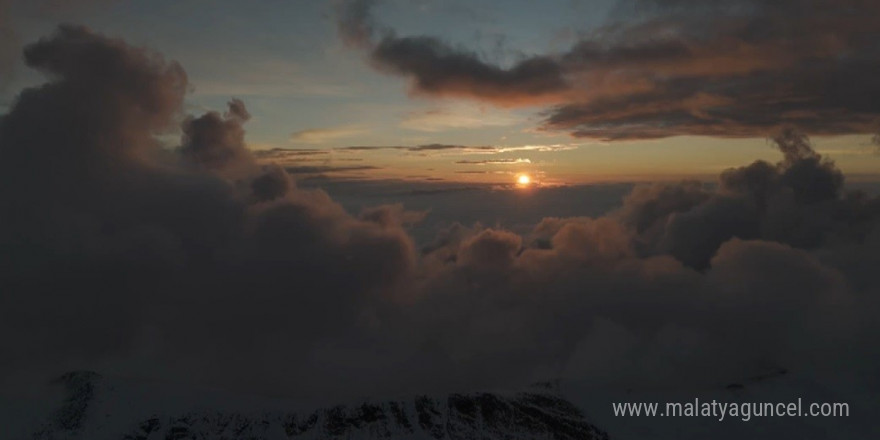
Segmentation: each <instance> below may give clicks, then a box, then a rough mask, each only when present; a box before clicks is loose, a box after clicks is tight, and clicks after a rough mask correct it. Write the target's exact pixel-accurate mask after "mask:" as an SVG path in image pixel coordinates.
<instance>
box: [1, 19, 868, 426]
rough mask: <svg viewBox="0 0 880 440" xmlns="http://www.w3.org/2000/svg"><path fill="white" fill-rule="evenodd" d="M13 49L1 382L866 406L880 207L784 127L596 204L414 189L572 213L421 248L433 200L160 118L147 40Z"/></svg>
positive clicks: (177, 90)
mask: <svg viewBox="0 0 880 440" xmlns="http://www.w3.org/2000/svg"><path fill="white" fill-rule="evenodd" d="M25 59H26V61H27V62H28V64H29V65H30V66H31V67H33V68H35V69H39V70H42V71H43V72H45V73H46V74H47V76H48V77H49V81H48V82H47V83H45V84H43V85H40V86H37V87H33V88H29V89H26V90H23V91H22V92H21V93H20V94H19V96H18V98H17V100H16V102H15V103H14V105H13V106H12V108H11V110H10V111H9V112H8V113H7V114H4V115H2V117H0V225H2V228H0V249H3V252H2V253H0V280H2V281H0V283H2V289H0V292H2V294H0V329H2V331H0V341H2V345H3V347H4V350H3V352H2V353H0V361H2V362H0V371H2V373H3V374H2V375H0V377H2V378H3V381H4V388H5V387H11V386H12V385H14V384H16V383H21V380H20V379H21V378H23V377H27V375H28V374H33V375H37V376H39V377H40V378H41V379H42V378H43V377H45V376H44V375H46V376H48V375H49V374H54V373H59V372H63V371H66V370H70V369H81V368H90V369H99V370H102V371H108V372H111V373H118V374H123V375H126V376H136V377H137V376H139V377H149V378H173V379H175V380H185V381H190V382H197V383H200V384H211V385H215V386H221V387H224V388H244V389H247V390H249V391H261V392H266V391H269V392H271V393H273V394H284V393H289V394H292V395H296V396H298V397H301V398H303V399H306V398H315V399H324V400H331V401H332V400H335V399H337V398H339V396H352V395H363V394H395V393H400V392H404V391H406V392H413V391H414V390H418V391H419V392H422V391H431V390H433V389H449V388H453V387H455V388H459V389H471V388H492V387H504V386H510V385H514V384H522V383H527V382H532V381H535V380H541V379H546V378H547V377H558V376H560V375H561V376H563V377H565V378H566V379H568V380H573V381H579V382H583V383H586V384H588V385H602V386H619V387H621V388H639V387H650V388H651V389H657V390H663V389H670V388H677V389H679V390H681V389H682V388H681V387H683V386H688V387H699V386H707V387H713V386H719V384H727V383H730V381H731V379H732V378H741V377H751V376H754V375H755V374H759V373H760V372H762V371H766V370H767V368H775V369H778V368H780V367H784V368H787V369H790V370H792V371H798V372H799V374H802V375H804V376H805V377H809V378H810V379H811V380H814V381H817V382H818V383H821V384H822V386H826V387H830V388H835V387H838V388H835V389H839V390H844V392H846V393H849V394H845V400H846V401H851V402H856V401H858V403H859V404H860V405H864V406H862V408H869V409H870V410H868V411H866V413H868V414H873V413H874V411H873V409H874V407H875V406H876V391H877V389H878V388H877V387H878V384H877V382H876V377H877V374H876V373H877V371H878V369H880V365H878V364H877V359H878V355H880V352H878V348H877V344H876V340H875V339H876V334H877V330H878V327H877V324H876V319H875V317H876V313H877V311H878V310H880V301H878V300H877V298H876V292H877V291H878V289H880V284H878V282H877V277H876V273H875V270H874V269H875V267H876V264H877V263H878V261H877V255H878V254H880V252H878V249H880V248H878V246H880V200H878V198H876V197H869V196H867V195H865V194H863V193H859V192H847V191H844V189H843V186H842V185H843V178H842V175H841V174H840V172H839V170H838V169H837V168H836V167H835V165H834V163H833V162H831V161H830V160H828V159H827V158H825V157H822V156H821V155H819V154H817V153H816V152H815V151H814V150H813V149H812V148H811V146H810V144H809V141H808V139H807V138H806V137H805V136H803V135H801V134H799V133H798V132H796V131H788V132H784V133H783V134H781V135H780V136H778V137H777V138H776V140H775V141H776V143H777V145H778V146H779V148H780V150H781V151H782V153H783V154H782V159H781V160H780V161H779V162H777V163H770V162H766V161H758V162H755V163H753V164H750V165H747V166H744V167H740V168H735V169H730V170H727V171H725V172H724V173H722V174H721V176H720V178H719V181H718V182H717V184H715V185H706V184H702V183H697V182H682V183H666V184H658V185H652V186H640V187H637V188H636V189H634V190H633V191H632V192H631V193H630V195H629V196H627V197H626V198H625V199H624V201H623V205H622V206H621V207H619V208H618V209H615V210H614V211H613V212H610V213H607V214H599V213H593V212H590V209H594V208H591V206H594V205H591V203H598V202H594V199H598V198H601V197H598V196H597V194H596V193H591V192H590V191H589V190H583V189H581V191H585V192H572V191H573V190H572V189H568V188H561V189H553V190H552V191H551V190H547V191H540V192H535V193H534V195H535V197H530V194H533V193H528V194H521V193H512V192H506V191H502V190H499V189H497V188H491V187H469V188H458V189H453V187H450V186H435V187H428V186H422V187H417V188H416V189H414V190H412V193H410V194H408V195H410V196H413V198H412V199H408V200H414V199H416V197H415V196H418V199H419V200H429V199H431V200H433V201H434V202H437V201H438V200H441V199H442V198H443V197H448V198H447V199H445V200H446V202H445V203H446V204H447V205H448V206H454V207H456V208H457V209H459V211H458V212H460V213H462V215H463V216H466V215H468V214H469V213H470V215H473V213H474V212H480V213H487V212H493V211H492V210H493V209H499V211H497V212H502V211H501V209H502V208H498V207H499V206H502V205H503V206H506V207H507V208H506V209H508V210H509V211H508V212H511V213H513V214H517V213H518V214H520V215H521V214H522V212H523V211H529V212H533V213H534V212H536V213H542V212H545V211H544V208H545V207H546V205H543V204H542V203H547V200H548V199H549V200H551V201H552V202H553V204H554V205H555V206H557V209H569V210H570V211H566V212H567V213H570V214H571V215H566V216H560V217H558V218H546V219H544V220H542V221H539V222H538V223H537V225H534V226H532V225H528V226H525V227H523V228H522V230H521V231H520V230H514V228H513V227H510V228H508V227H505V226H504V225H502V224H500V222H498V224H496V225H495V226H493V227H485V226H483V225H481V224H478V223H475V222H468V223H466V224H458V223H452V224H451V225H447V227H445V228H443V229H441V230H440V231H439V233H437V234H435V237H434V239H433V240H431V241H427V243H428V244H427V245H425V246H423V247H422V248H421V252H419V251H417V250H416V246H415V244H414V240H413V238H412V235H411V233H410V231H409V230H408V229H407V228H411V227H415V226H416V225H419V224H420V222H426V221H429V220H430V218H431V216H432V215H435V214H436V213H437V212H439V211H440V210H441V209H440V208H443V205H442V204H440V205H438V206H437V208H438V209H432V210H431V212H430V214H425V212H424V211H427V210H426V209H421V208H419V210H418V211H412V210H411V209H410V210H408V209H404V207H403V206H401V205H395V204H389V203H384V201H380V200H379V198H373V199H370V198H369V197H367V196H363V194H364V193H363V192H362V193H360V194H361V195H362V197H358V198H357V199H358V201H359V203H364V201H365V200H367V201H369V200H376V201H380V202H381V203H376V204H375V205H379V206H378V207H369V206H362V207H361V209H359V212H360V214H359V215H357V216H355V215H351V214H350V213H349V211H348V210H346V209H345V208H343V206H342V205H340V204H339V203H337V202H335V201H334V200H333V199H332V198H331V197H330V196H329V195H328V194H327V193H326V192H324V191H321V190H316V189H307V188H303V187H301V186H300V185H298V184H297V183H296V182H294V180H293V179H292V178H291V174H290V173H289V172H288V170H285V169H284V168H283V167H281V166H278V165H275V166H273V165H271V164H263V163H258V162H257V161H256V160H255V158H254V157H253V156H252V155H251V154H249V153H247V150H246V149H245V148H244V145H245V143H244V129H243V124H245V122H246V120H247V116H246V115H247V112H246V110H245V107H244V104H243V103H241V102H240V101H235V100H233V101H232V102H231V104H230V107H229V109H228V111H227V112H226V113H225V114H220V113H217V112H208V113H207V114H204V115H201V116H189V117H187V116H185V115H183V114H182V108H183V100H184V97H185V93H186V90H187V89H188V83H187V79H186V75H185V73H184V72H183V70H182V68H181V67H180V66H179V65H178V64H176V63H174V62H169V61H165V60H164V59H163V58H162V57H161V56H160V55H158V54H156V53H154V52H152V51H150V50H148V49H143V48H136V47H132V46H129V45H127V44H125V43H124V42H122V41H120V40H116V39H112V38H108V37H105V36H102V35H100V34H96V33H94V32H92V31H90V30H88V29H85V28H80V27H70V26H65V27H61V28H60V29H59V30H58V31H57V32H56V33H55V34H54V35H53V36H51V37H49V38H46V39H43V40H40V41H39V42H37V43H34V44H32V45H30V46H28V47H27V49H26V51H25ZM181 123H182V126H181ZM178 129H179V130H181V131H182V133H183V136H182V139H181V145H180V146H179V147H178V148H174V149H167V148H163V147H162V145H161V144H160V142H159V141H158V140H157V139H156V135H157V134H167V133H169V132H173V131H174V130H178ZM381 184H382V183H381V182H378V183H377V182H372V183H371V182H362V183H360V184H359V185H362V186H358V185H353V187H354V188H355V189H361V190H362V191H364V190H363V189H362V187H368V188H376V187H377V186H380V185H381ZM370 185H372V186H370ZM437 185H439V184H437ZM430 188H435V189H438V191H437V192H436V193H427V192H423V193H418V192H417V191H420V190H421V191H424V190H425V189H430ZM624 189H625V188H617V191H622V190H624ZM536 191H537V190H536ZM606 197H607V193H606ZM432 198H433V199H432ZM559 207H562V208H559ZM352 212H358V211H352ZM513 214H512V215H513ZM486 215H488V214H486ZM452 220H455V219H452ZM489 220H492V219H491V218H490V219H489ZM688 389H693V388H688ZM853 390H856V391H853ZM859 393H863V394H864V396H863V395H862V394H859ZM861 397H865V398H864V399H860V398H861ZM852 399H857V400H852Z"/></svg>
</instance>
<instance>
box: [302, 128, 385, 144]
mask: <svg viewBox="0 0 880 440" xmlns="http://www.w3.org/2000/svg"><path fill="white" fill-rule="evenodd" d="M369 131H370V130H369V129H367V128H365V127H363V126H360V125H345V126H339V127H328V128H309V129H306V130H300V131H296V132H294V133H291V135H290V141H291V142H301V143H306V144H322V143H326V142H329V141H334V140H337V139H345V138H350V137H354V136H360V135H363V134H366V133H369Z"/></svg>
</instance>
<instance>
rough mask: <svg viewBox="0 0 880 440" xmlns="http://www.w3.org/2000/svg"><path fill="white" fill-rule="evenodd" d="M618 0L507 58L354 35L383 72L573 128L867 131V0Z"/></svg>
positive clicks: (872, 78) (627, 133)
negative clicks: (555, 49) (597, 17)
mask: <svg viewBox="0 0 880 440" xmlns="http://www.w3.org/2000/svg"><path fill="white" fill-rule="evenodd" d="M617 9H618V13H617V14H616V15H614V16H612V17H613V18H612V20H611V21H609V23H607V24H606V25H604V26H602V27H600V28H598V29H596V30H593V31H591V32H589V33H587V34H586V35H585V36H584V37H583V38H582V39H581V40H580V41H578V42H576V43H575V44H574V45H573V46H572V47H571V48H570V49H569V50H568V51H566V52H564V53H558V54H548V55H538V56H534V57H531V58H527V59H525V60H523V61H521V62H519V63H517V64H515V65H514V66H513V67H512V68H510V69H504V68H501V67H499V66H495V65H492V64H489V63H487V62H485V61H483V60H480V59H479V58H478V57H477V56H476V55H475V54H474V53H472V52H471V51H469V50H467V49H464V48H455V47H450V46H449V45H447V44H445V43H443V42H441V41H440V40H438V39H436V38H433V37H427V36H412V37H398V36H396V34H395V33H394V32H393V31H390V30H386V31H384V32H383V33H381V35H378V33H376V32H373V33H367V34H364V35H365V38H366V40H364V41H369V42H370V44H367V43H364V44H363V45H362V46H361V47H366V48H367V50H369V51H370V59H371V62H372V63H373V64H374V65H376V66H377V67H378V68H379V69H380V70H384V71H388V72H391V73H394V74H399V75H403V76H406V77H409V78H410V79H411V81H412V88H413V90H414V91H415V92H417V93H422V94H428V95H434V96H459V97H466V98H472V99H477V100H482V101H486V102H491V103H494V104H498V105H536V104H537V105H541V104H552V107H550V108H549V109H548V110H547V111H546V114H547V117H546V119H545V121H544V122H543V123H542V124H541V128H542V129H544V130H551V131H568V132H570V133H571V134H572V135H573V136H575V137H584V138H596V139H605V140H617V139H650V138H662V137H668V136H675V135H706V136H719V137H756V136H757V137H767V136H770V135H772V134H773V133H776V132H778V131H780V130H781V129H783V128H785V127H787V126H796V127H799V128H800V129H802V130H804V131H807V132H808V133H810V134H815V135H833V134H847V133H874V132H876V124H877V121H878V119H880V107H878V106H877V102H878V99H877V97H878V96H880V83H878V81H877V78H878V77H880V71H878V66H880V63H878V60H880V47H878V45H877V43H876V42H877V41H878V37H880V35H878V32H880V31H878V30H877V27H876V25H875V23H874V20H873V17H875V16H876V15H877V14H878V13H880V9H878V6H877V5H876V3H872V2H866V1H862V0H848V1H846V2H844V3H840V2H833V1H830V0H813V1H809V2H807V3H804V2H799V1H783V2H765V1H757V0H741V1H737V2H733V3H729V2H728V3H725V4H712V3H709V2H699V1H653V0H633V1H622V2H620V3H619V4H618V8H617ZM342 10H343V11H349V12H348V13H343V14H342V15H341V17H342V19H341V21H340V29H341V30H342V35H343V36H345V35H346V33H345V32H346V31H345V30H346V29H349V28H351V29H352V30H351V31H352V32H353V31H354V30H356V29H359V28H358V27H357V26H355V24H360V25H362V26H366V24H365V23H373V21H372V18H371V17H370V14H369V5H367V4H365V3H364V2H353V3H352V4H351V8H350V9H346V8H342ZM804 11H809V13H804ZM352 16H358V17H360V19H359V20H356V21H351V20H350V17H352ZM370 26H372V27H373V28H375V27H376V25H375V24H371V25H370Z"/></svg>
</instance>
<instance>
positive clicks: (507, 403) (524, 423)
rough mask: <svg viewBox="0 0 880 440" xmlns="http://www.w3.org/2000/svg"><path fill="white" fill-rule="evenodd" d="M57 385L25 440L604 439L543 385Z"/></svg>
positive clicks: (89, 380)
mask: <svg viewBox="0 0 880 440" xmlns="http://www.w3.org/2000/svg"><path fill="white" fill-rule="evenodd" d="M57 383H58V385H59V386H61V387H63V388H64V390H65V397H64V400H63V403H62V404H61V406H60V407H59V408H58V409H57V410H56V411H55V412H54V414H53V415H52V416H51V417H49V419H48V420H47V421H46V422H45V423H44V424H43V425H42V426H41V427H40V428H39V429H38V430H37V432H36V433H35V434H34V435H33V437H32V438H33V440H294V439H346V440H348V439H358V440H367V439H375V440H398V439H400V440H403V439H414V440H415V439H418V440H421V439H425V440H428V439H449V440H458V439H462V440H464V439H485V440H502V439H504V440H527V439H556V440H575V439H577V440H591V439H597V440H599V439H607V438H608V437H607V435H606V434H605V433H604V432H602V431H601V430H599V429H598V428H596V427H595V426H593V425H592V424H590V423H588V422H587V421H586V420H585V419H584V416H583V414H582V413H581V412H580V410H578V408H577V407H575V406H574V405H573V404H571V403H570V402H568V401H567V400H565V399H564V398H563V397H561V396H560V394H559V392H558V390H557V389H556V388H555V387H553V386H552V385H548V384H543V385H536V386H533V387H530V388H528V389H525V390H521V391H514V392H476V393H466V394H449V395H445V396H426V395H421V396H416V397H414V398H411V399H398V400H381V401H369V400H368V401H362V402H358V403H355V404H348V405H337V406H332V407H327V408H320V409H302V408H299V407H295V405H293V404H289V403H287V404H285V403H284V402H283V401H279V400H273V399H268V400H266V401H260V400H259V399H257V398H254V397H244V398H241V399H236V398H235V397H232V396H228V395H223V396H219V395H218V396H215V395H210V394H204V395H202V394H200V393H199V392H193V391H182V390H178V389H174V388H173V387H172V388H168V387H165V388H163V387H161V386H156V385H155V384H143V383H140V384H139V383H129V382H126V381H120V380H112V379H109V378H105V377H103V376H101V375H99V374H96V373H91V372H74V373H68V374H66V375H64V376H62V377H61V378H59V379H58V380H57ZM285 405H289V406H290V408H289V409H287V408H285Z"/></svg>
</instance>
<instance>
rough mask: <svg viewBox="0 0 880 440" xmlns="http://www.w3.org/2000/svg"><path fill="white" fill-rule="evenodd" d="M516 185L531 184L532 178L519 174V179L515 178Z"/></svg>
mask: <svg viewBox="0 0 880 440" xmlns="http://www.w3.org/2000/svg"><path fill="white" fill-rule="evenodd" d="M516 183H518V184H520V185H528V184H529V183H532V178H531V177H529V175H528V174H520V175H519V177H517V178H516Z"/></svg>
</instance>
